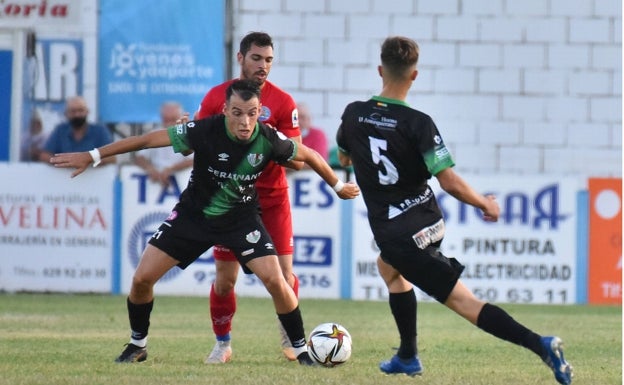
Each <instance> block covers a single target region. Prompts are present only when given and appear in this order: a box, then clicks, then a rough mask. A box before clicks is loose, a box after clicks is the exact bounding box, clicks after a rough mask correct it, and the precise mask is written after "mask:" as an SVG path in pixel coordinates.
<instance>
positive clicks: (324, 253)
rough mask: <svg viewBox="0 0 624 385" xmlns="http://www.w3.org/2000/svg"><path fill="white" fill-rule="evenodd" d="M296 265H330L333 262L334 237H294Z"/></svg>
mask: <svg viewBox="0 0 624 385" xmlns="http://www.w3.org/2000/svg"><path fill="white" fill-rule="evenodd" d="M293 242H294V246H295V247H294V248H295V250H294V251H295V252H294V255H293V264H294V265H296V266H330V265H331V263H332V239H331V238H330V237H303V236H295V237H294V240H293Z"/></svg>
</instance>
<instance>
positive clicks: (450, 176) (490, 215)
mask: <svg viewBox="0 0 624 385" xmlns="http://www.w3.org/2000/svg"><path fill="white" fill-rule="evenodd" d="M436 178H437V179H438V182H440V187H442V189H443V190H444V191H446V192H447V193H449V194H451V195H452V196H453V197H455V199H457V200H460V201H462V202H464V203H467V204H469V205H471V206H474V207H476V208H479V209H481V211H483V218H484V219H485V220H486V221H490V222H496V221H497V220H498V215H499V214H500V207H498V203H496V198H495V197H494V195H488V196H484V195H481V194H479V193H477V192H476V191H475V190H474V189H473V188H472V187H471V186H470V185H469V184H468V183H467V182H466V181H464V180H463V179H462V177H460V176H459V175H457V174H456V173H455V171H453V169H452V168H446V169H444V170H442V171H440V172H439V173H437V174H436Z"/></svg>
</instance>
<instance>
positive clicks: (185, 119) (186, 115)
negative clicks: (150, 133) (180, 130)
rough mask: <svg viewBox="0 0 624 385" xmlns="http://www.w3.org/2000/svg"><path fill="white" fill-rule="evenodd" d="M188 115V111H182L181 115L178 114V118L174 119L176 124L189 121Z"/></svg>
mask: <svg viewBox="0 0 624 385" xmlns="http://www.w3.org/2000/svg"><path fill="white" fill-rule="evenodd" d="M190 115H191V114H190V113H188V112H185V113H183V114H182V116H180V117H179V118H178V120H176V124H185V123H187V122H188V121H189V116H190Z"/></svg>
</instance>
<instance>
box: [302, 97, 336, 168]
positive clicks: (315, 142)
mask: <svg viewBox="0 0 624 385" xmlns="http://www.w3.org/2000/svg"><path fill="white" fill-rule="evenodd" d="M297 111H298V112H299V130H301V139H302V141H303V144H305V145H306V146H308V147H310V148H311V149H314V150H315V151H316V152H318V153H319V154H320V155H321V156H322V157H323V159H325V161H327V158H328V155H329V153H328V150H327V136H326V135H325V132H324V131H323V130H322V129H320V128H317V127H314V126H312V115H311V114H310V108H308V105H307V104H305V103H298V104H297ZM304 167H305V166H304Z"/></svg>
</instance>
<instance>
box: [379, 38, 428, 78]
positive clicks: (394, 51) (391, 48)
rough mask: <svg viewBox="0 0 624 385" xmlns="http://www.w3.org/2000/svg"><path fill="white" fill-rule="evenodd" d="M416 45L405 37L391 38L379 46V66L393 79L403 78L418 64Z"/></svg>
mask: <svg viewBox="0 0 624 385" xmlns="http://www.w3.org/2000/svg"><path fill="white" fill-rule="evenodd" d="M418 54H419V49H418V44H417V43H416V42H415V41H414V40H412V39H410V38H407V37H403V36H392V37H389V38H387V39H386V40H385V41H384V42H383V44H382V45H381V64H382V65H383V66H384V67H385V68H386V69H387V70H388V71H390V75H391V76H394V77H403V76H406V75H408V74H407V73H406V71H407V70H409V69H410V68H411V67H412V66H414V65H416V63H418Z"/></svg>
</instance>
